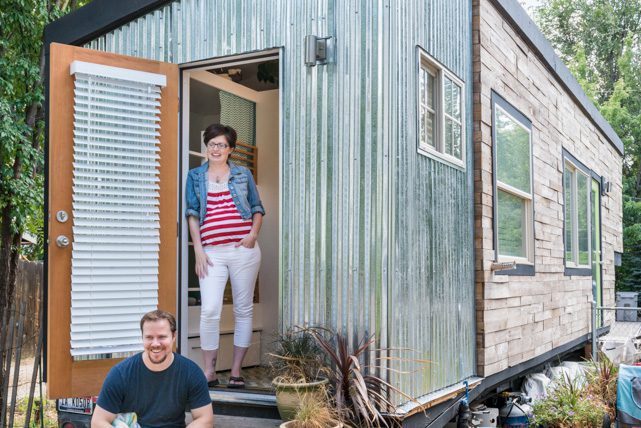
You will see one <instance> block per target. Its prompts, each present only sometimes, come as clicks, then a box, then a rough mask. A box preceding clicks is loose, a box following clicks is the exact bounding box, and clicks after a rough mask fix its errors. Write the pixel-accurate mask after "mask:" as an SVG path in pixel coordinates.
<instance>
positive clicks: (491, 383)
mask: <svg viewBox="0 0 641 428" xmlns="http://www.w3.org/2000/svg"><path fill="white" fill-rule="evenodd" d="M609 330H610V327H609V326H605V327H602V328H600V329H598V330H597V336H601V335H603V334H606V333H607V332H608V331H609ZM591 337H592V335H591V334H590V333H588V334H584V335H582V336H579V337H578V338H576V339H574V340H572V341H570V342H568V343H565V344H564V345H561V346H558V347H556V348H554V349H551V350H550V351H548V352H546V353H544V354H541V355H539V356H537V357H534V358H532V359H530V360H527V361H524V362H522V363H520V364H517V365H515V366H512V367H509V368H507V369H505V370H502V371H500V372H498V373H495V374H493V375H490V376H488V377H486V378H485V379H483V380H482V381H481V384H480V385H479V386H477V387H476V388H474V389H472V390H470V392H469V400H470V402H473V401H474V400H476V399H478V398H479V397H481V396H483V395H484V394H485V393H486V392H490V391H491V390H492V389H493V388H496V387H497V386H500V385H501V384H503V383H505V382H507V381H509V380H511V379H513V378H516V377H519V376H523V375H525V374H527V373H528V372H531V371H532V370H534V369H536V368H537V367H539V366H542V365H543V364H546V363H548V362H550V361H552V360H557V359H562V358H563V357H564V356H565V355H567V354H569V353H571V352H574V351H576V350H578V349H580V348H581V347H583V346H585V344H586V343H588V342H590V340H591ZM463 398H465V397H464V394H459V395H458V396H457V397H456V398H454V399H451V400H448V401H446V402H444V403H441V404H439V405H437V406H434V407H431V408H429V409H426V410H425V412H418V413H416V414H414V415H412V416H410V417H409V418H407V419H405V420H404V421H403V427H404V428H405V427H410V428H414V427H419V426H420V427H430V428H431V427H434V428H437V427H442V426H445V424H447V423H448V422H449V421H450V420H452V419H453V418H454V417H455V416H456V414H457V413H458V407H459V404H460V402H461V400H462V399H463Z"/></svg>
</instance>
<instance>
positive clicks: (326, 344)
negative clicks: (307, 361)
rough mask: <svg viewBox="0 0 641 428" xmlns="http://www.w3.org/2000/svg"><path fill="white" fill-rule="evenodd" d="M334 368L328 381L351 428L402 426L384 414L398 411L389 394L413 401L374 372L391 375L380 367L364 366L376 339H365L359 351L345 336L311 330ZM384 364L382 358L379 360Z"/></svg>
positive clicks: (316, 329) (326, 331)
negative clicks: (376, 370)
mask: <svg viewBox="0 0 641 428" xmlns="http://www.w3.org/2000/svg"><path fill="white" fill-rule="evenodd" d="M307 331H308V332H309V333H310V334H311V335H312V336H313V337H314V339H316V342H317V343H318V345H319V347H320V348H321V349H322V350H323V351H324V353H325V354H326V356H327V358H328V359H329V361H330V364H331V370H330V371H329V374H328V377H329V380H330V385H331V388H332V392H333V395H334V396H333V400H334V404H335V406H336V409H337V411H338V412H339V414H340V415H341V417H342V418H343V419H344V420H345V421H346V422H347V423H348V424H350V425H353V426H358V427H390V426H398V425H399V424H398V422H397V421H396V420H393V419H389V418H385V417H384V416H383V413H387V412H391V411H393V410H394V405H393V404H392V402H391V401H390V400H389V393H390V392H396V393H398V394H400V395H401V396H403V397H405V398H407V399H408V400H412V398H411V397H410V396H409V395H407V394H405V393H404V392H402V391H401V390H399V389H398V388H396V387H395V386H393V385H391V384H390V383H388V382H387V381H385V380H384V379H382V378H381V377H379V376H378V375H376V374H375V373H374V372H373V371H374V370H372V369H381V370H386V371H391V370H392V369H390V368H385V367H380V366H378V365H373V366H367V365H364V364H363V361H365V359H366V358H365V357H366V355H367V354H368V353H370V352H373V351H374V350H373V349H371V346H372V345H373V344H374V343H375V339H374V336H373V335H372V336H370V337H367V338H363V339H361V340H360V341H359V342H358V344H357V345H356V346H355V347H351V346H350V345H349V342H348V339H347V337H346V336H345V335H343V334H341V333H338V332H335V331H332V330H329V329H326V328H320V327H314V328H308V329H307ZM375 360H380V358H375Z"/></svg>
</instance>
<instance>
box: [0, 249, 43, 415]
mask: <svg viewBox="0 0 641 428" xmlns="http://www.w3.org/2000/svg"><path fill="white" fill-rule="evenodd" d="M42 277H43V266H42V263H39V262H27V261H23V260H20V261H19V262H18V273H17V283H16V291H15V296H14V299H13V302H14V303H13V306H12V308H11V309H10V310H8V311H6V312H5V313H4V314H3V315H0V317H2V318H3V319H2V331H1V334H0V348H1V349H0V379H1V380H2V381H1V382H0V388H1V389H0V426H10V427H13V426H14V416H15V410H16V404H17V391H18V387H19V382H20V379H19V373H20V364H21V362H22V360H23V359H25V358H29V357H35V360H34V364H33V368H32V372H31V373H30V374H29V378H30V380H27V381H26V382H27V384H28V385H29V400H28V404H27V411H26V418H25V424H24V426H25V427H28V426H29V424H30V421H29V419H30V417H31V409H32V405H33V401H34V392H35V386H36V379H37V376H38V374H41V368H40V367H39V365H40V361H41V359H40V354H41V350H42V332H41V329H40V323H41V322H42V309H43V308H42V300H41V299H42ZM41 377H42V376H40V378H41ZM40 414H42V401H40ZM41 420H42V419H41Z"/></svg>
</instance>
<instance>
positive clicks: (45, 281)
mask: <svg viewBox="0 0 641 428" xmlns="http://www.w3.org/2000/svg"><path fill="white" fill-rule="evenodd" d="M44 48H45V75H44V96H45V103H44V106H43V107H44V113H45V130H44V132H45V134H44V141H43V149H44V172H43V174H44V204H43V210H44V217H42V218H43V219H44V229H43V234H44V235H43V237H44V254H43V257H44V260H43V261H42V268H43V275H42V302H41V305H42V329H43V330H42V331H43V335H42V350H41V353H42V380H43V381H45V382H46V381H47V355H48V352H47V342H48V336H49V335H48V334H47V331H49V330H48V324H49V323H48V322H47V320H48V318H49V311H48V306H49V45H48V44H45V46H44Z"/></svg>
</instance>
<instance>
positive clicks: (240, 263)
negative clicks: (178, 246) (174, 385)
mask: <svg viewBox="0 0 641 428" xmlns="http://www.w3.org/2000/svg"><path fill="white" fill-rule="evenodd" d="M234 245H236V244H227V245H215V246H207V247H205V253H206V254H207V257H209V260H211V262H212V263H213V264H214V265H213V266H207V276H206V277H204V278H202V279H200V301H201V306H200V347H201V348H202V350H203V351H213V350H216V349H218V344H219V338H220V313H221V311H222V308H223V294H224V293H225V285H226V284H227V278H229V279H230V280H231V290H232V297H233V300H234V319H235V323H234V345H235V346H240V347H243V348H247V347H249V345H250V343H251V336H252V314H253V310H254V286H255V285H256V277H257V276H258V268H259V267H260V247H259V246H258V243H256V245H255V246H254V248H246V247H243V246H242V245H241V246H240V247H235V246H234Z"/></svg>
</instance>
